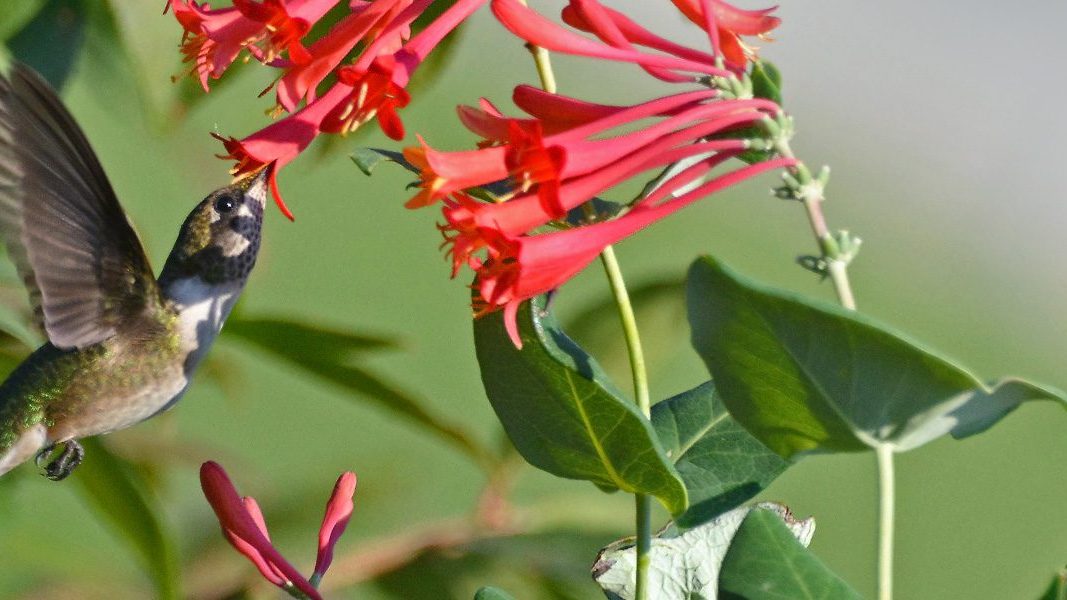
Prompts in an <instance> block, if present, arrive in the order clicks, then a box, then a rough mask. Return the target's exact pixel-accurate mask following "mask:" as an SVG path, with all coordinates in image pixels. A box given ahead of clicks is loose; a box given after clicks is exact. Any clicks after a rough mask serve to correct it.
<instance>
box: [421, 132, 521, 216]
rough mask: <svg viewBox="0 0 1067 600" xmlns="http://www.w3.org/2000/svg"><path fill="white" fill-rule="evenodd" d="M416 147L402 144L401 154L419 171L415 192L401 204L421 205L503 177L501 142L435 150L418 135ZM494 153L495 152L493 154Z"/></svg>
mask: <svg viewBox="0 0 1067 600" xmlns="http://www.w3.org/2000/svg"><path fill="white" fill-rule="evenodd" d="M419 144H421V146H420V147H408V148H404V158H405V159H407V161H408V162H410V163H411V164H412V165H413V166H415V167H417V168H418V169H419V170H420V171H421V176H420V177H421V181H420V183H419V187H420V188H421V189H420V191H419V193H418V194H416V195H415V196H414V197H413V198H411V200H408V201H407V203H405V204H404V206H406V207H407V208H422V207H424V206H429V205H430V204H433V203H434V202H436V201H437V200H438V199H440V198H444V197H447V196H449V195H451V194H453V193H455V192H458V191H460V190H463V189H466V188H469V187H475V186H479V185H484V184H486V183H488V182H491V181H497V180H499V179H503V178H505V177H507V175H508V171H507V167H506V166H505V164H504V153H505V149H504V148H503V147H501V146H497V147H493V148H487V149H484V150H469V151H466V152H438V151H436V150H434V149H433V148H430V147H429V146H428V145H427V144H426V141H425V140H423V139H422V136H419ZM493 155H497V156H493Z"/></svg>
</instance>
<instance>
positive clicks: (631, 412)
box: [474, 297, 687, 514]
mask: <svg viewBox="0 0 1067 600" xmlns="http://www.w3.org/2000/svg"><path fill="white" fill-rule="evenodd" d="M517 320H518V324H519V332H520V335H521V338H522V342H523V348H522V350H518V349H516V348H515V346H514V345H513V344H512V342H511V339H510V338H509V337H508V334H507V331H505V328H504V316H503V313H502V312H500V311H498V312H495V313H492V314H490V315H486V316H485V317H482V318H479V319H475V321H474V345H475V349H476V350H477V355H478V364H479V365H480V366H481V371H482V383H484V384H485V392H486V395H487V396H488V397H489V402H490V403H491V404H492V405H493V410H494V411H496V415H497V417H498V418H499V419H500V422H501V423H502V424H503V425H504V429H505V431H507V433H508V436H509V437H510V438H511V441H512V443H514V444H515V447H516V448H517V449H518V451H519V453H520V454H522V456H523V458H525V459H526V461H527V462H529V463H530V464H532V465H534V466H535V467H537V468H539V469H542V470H545V471H548V472H549V473H552V474H553V475H558V476H560V477H567V478H571V479H584V480H588V481H592V482H593V483H595V484H598V485H600V486H605V487H609V488H619V489H622V490H625V491H627V492H634V493H641V494H649V495H652V496H655V497H657V498H659V500H660V501H661V502H662V503H663V505H664V506H666V507H667V509H668V510H669V511H670V512H671V513H672V514H680V513H681V512H682V511H684V510H685V508H686V505H687V502H686V491H685V486H684V484H683V483H682V480H681V478H680V477H679V475H678V472H677V471H676V470H675V469H674V466H673V465H672V464H671V463H670V461H669V460H668V459H667V457H666V455H665V454H664V452H663V448H661V447H660V444H659V441H658V440H657V439H656V436H655V433H654V432H653V430H652V426H651V424H650V423H649V422H648V420H646V419H645V418H644V416H643V415H642V414H641V413H640V412H639V411H638V410H637V408H636V407H635V406H634V405H633V403H631V402H628V401H626V400H624V399H623V398H622V395H621V394H620V393H618V392H617V391H616V390H615V388H614V386H612V384H611V382H610V381H608V379H607V376H606V375H604V372H603V371H602V370H601V368H600V366H599V365H598V364H597V363H596V361H595V360H594V359H593V358H592V357H591V356H589V355H588V354H586V353H585V352H583V351H582V349H581V348H579V347H578V346H577V345H576V344H575V343H574V342H573V341H571V340H570V338H568V337H567V336H566V335H564V333H563V331H561V330H560V329H559V326H558V325H557V323H556V320H555V318H554V317H553V316H552V314H551V313H550V312H549V311H548V310H547V309H546V308H545V299H544V298H543V297H542V298H537V299H535V300H533V301H531V302H525V303H523V304H522V306H521V307H520V308H519V311H518V316H517Z"/></svg>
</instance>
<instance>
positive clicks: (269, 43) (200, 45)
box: [168, 0, 337, 91]
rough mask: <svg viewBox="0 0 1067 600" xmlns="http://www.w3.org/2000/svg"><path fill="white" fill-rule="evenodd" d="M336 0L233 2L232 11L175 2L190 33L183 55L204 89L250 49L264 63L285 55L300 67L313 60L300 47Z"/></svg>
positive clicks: (190, 0)
mask: <svg viewBox="0 0 1067 600" xmlns="http://www.w3.org/2000/svg"><path fill="white" fill-rule="evenodd" d="M336 3H337V0H290V1H289V2H285V1H284V0H263V2H261V3H257V2H253V1H252V0H234V3H233V6H232V7H230V8H221V9H210V8H208V6H207V4H198V3H197V2H196V1H195V0H170V1H169V4H168V6H169V7H170V8H173V9H174V16H175V17H176V18H177V20H178V23H179V24H181V26H182V28H183V29H184V30H185V39H184V41H183V43H182V53H183V54H185V60H186V62H192V63H193V65H194V67H193V70H194V71H196V73H197V75H198V78H199V80H200V85H201V86H202V87H203V88H204V90H205V91H206V90H207V89H208V77H209V76H210V77H212V78H215V79H218V78H219V77H221V76H222V74H223V72H225V71H226V68H227V67H229V66H230V64H231V63H233V61H234V60H235V59H236V58H237V56H238V54H240V53H241V50H245V49H247V50H248V51H249V53H250V54H252V56H254V57H255V58H256V59H257V60H259V61H261V62H265V63H267V62H271V61H273V60H274V59H275V58H277V56H278V55H279V54H281V53H282V52H283V51H286V50H288V51H289V58H290V59H291V60H292V61H293V62H296V63H300V62H303V61H305V60H307V59H308V58H310V57H309V56H308V54H307V50H306V49H305V48H304V47H303V45H302V44H301V43H300V40H301V38H303V37H304V35H305V34H306V33H307V32H308V30H309V29H311V25H312V24H313V23H315V22H317V21H318V20H319V19H320V18H322V15H324V14H326V11H328V10H329V9H330V8H332V7H333V6H334V5H335V4H336Z"/></svg>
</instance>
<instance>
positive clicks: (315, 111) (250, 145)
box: [212, 84, 351, 220]
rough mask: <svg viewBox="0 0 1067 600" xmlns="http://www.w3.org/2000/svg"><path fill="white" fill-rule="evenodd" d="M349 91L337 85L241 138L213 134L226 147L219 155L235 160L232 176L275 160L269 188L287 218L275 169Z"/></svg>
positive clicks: (315, 131)
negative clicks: (303, 105) (315, 98)
mask: <svg viewBox="0 0 1067 600" xmlns="http://www.w3.org/2000/svg"><path fill="white" fill-rule="evenodd" d="M349 93H351V89H350V88H348V87H347V86H345V85H343V84H336V85H335V86H334V87H333V88H331V89H330V91H328V92H326V94H324V95H323V96H322V97H321V98H319V99H318V100H316V101H314V102H312V103H311V104H309V105H307V106H306V107H304V108H303V109H301V110H300V111H299V112H296V113H294V114H292V115H290V116H288V117H286V118H284V119H282V120H280V121H277V122H276V123H273V124H271V125H268V126H267V127H265V128H263V129H261V130H259V131H257V132H256V133H253V134H252V135H250V136H248V137H246V138H244V139H240V140H238V139H235V138H232V137H231V138H224V137H221V136H218V135H215V134H212V135H215V137H216V138H218V139H219V141H221V142H222V143H223V145H224V146H225V147H226V152H227V154H226V155H223V156H220V158H224V159H229V160H234V161H237V164H236V165H234V167H233V169H231V170H230V173H232V174H233V175H234V176H235V177H242V176H244V175H247V174H248V173H251V172H254V171H258V170H259V169H261V168H263V166H265V165H267V164H270V163H274V171H273V172H272V173H271V178H270V189H271V194H272V195H273V196H274V202H275V203H276V204H277V205H278V208H279V209H280V210H281V211H282V214H284V215H285V216H286V218H288V219H289V220H292V219H293V213H292V212H291V211H290V210H289V207H287V206H286V205H285V202H284V201H283V200H282V196H281V193H280V191H279V190H278V182H277V179H276V177H277V173H278V170H279V169H281V168H282V167H284V166H285V165H287V164H288V163H289V162H291V161H292V160H293V159H294V158H296V157H297V156H299V155H300V153H301V152H303V151H304V149H305V148H307V147H308V145H310V144H311V142H312V141H314V140H315V136H317V135H318V134H319V123H320V122H321V121H322V119H323V117H324V116H325V115H326V114H327V113H329V112H330V111H331V110H334V109H335V108H336V107H337V105H338V104H340V103H341V102H342V101H343V100H344V99H345V98H346V97H347V96H348V95H349Z"/></svg>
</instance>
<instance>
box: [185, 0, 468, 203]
mask: <svg viewBox="0 0 1067 600" xmlns="http://www.w3.org/2000/svg"><path fill="white" fill-rule="evenodd" d="M432 1H433V0H375V1H374V2H367V1H364V0H351V2H348V3H347V5H348V11H349V12H348V14H347V15H345V16H344V17H343V18H342V19H341V20H340V21H338V22H337V24H335V25H334V26H333V27H332V28H331V29H330V30H329V32H327V33H326V34H325V35H323V36H322V37H321V38H320V39H318V40H315V41H314V42H312V43H311V44H310V45H309V46H305V44H304V37H305V36H306V35H307V33H308V32H309V31H310V30H311V27H312V25H314V24H315V23H316V22H318V21H319V19H321V18H322V17H323V16H324V15H325V14H326V13H327V12H329V11H330V10H331V9H333V8H334V6H335V5H337V4H339V0H262V1H261V2H255V1H254V0H234V2H233V6H232V7H231V8H222V9H211V8H209V7H208V5H207V4H198V3H197V2H196V1H195V0H169V6H170V7H171V8H173V9H174V15H175V17H176V18H177V20H178V22H179V23H180V24H181V26H182V28H183V29H184V30H185V38H184V41H183V43H182V52H183V53H184V54H185V57H186V61H188V62H191V63H193V67H192V72H193V73H196V75H197V77H198V78H199V80H200V84H201V85H202V86H203V88H204V90H207V89H208V82H209V80H210V79H217V78H219V77H221V76H222V74H223V73H224V72H225V71H226V68H227V67H229V65H230V64H231V63H233V61H234V60H236V59H237V57H238V56H239V55H240V54H241V52H242V51H247V52H248V54H249V55H251V56H252V57H253V58H255V59H256V60H258V61H260V62H262V63H264V64H267V65H270V66H272V67H275V68H278V69H280V70H281V72H282V74H281V77H280V79H279V80H278V82H277V102H278V106H279V107H280V108H281V109H282V110H284V111H285V112H288V113H290V115H289V116H288V117H286V118H284V119H282V120H280V121H278V122H276V123H274V124H272V125H270V126H268V127H266V128H264V129H262V130H260V131H258V132H256V133H254V134H252V135H250V136H247V137H245V138H243V139H240V140H238V139H235V138H225V137H221V136H216V137H218V138H219V140H220V141H222V142H223V144H224V145H225V148H226V154H225V155H222V156H221V157H222V158H226V159H231V160H233V161H235V162H236V165H235V166H234V168H233V169H232V171H231V172H232V173H233V175H234V176H235V177H244V176H246V175H247V174H249V173H252V172H255V171H258V170H259V169H260V168H262V167H263V166H264V165H266V164H268V163H275V167H276V168H275V171H274V172H275V173H277V171H278V169H279V168H280V167H282V166H284V165H286V164H287V163H289V162H290V161H292V160H293V159H294V158H296V157H297V155H299V154H300V153H301V152H303V151H304V149H305V148H307V147H308V145H310V144H311V142H312V141H313V140H314V139H315V137H316V136H317V135H318V134H319V133H321V132H328V133H347V132H350V131H352V130H354V129H356V128H357V127H359V126H360V125H363V124H364V123H366V122H368V121H370V120H372V119H374V118H375V117H377V118H378V122H379V124H380V125H381V127H382V130H383V131H384V132H385V133H386V135H388V136H389V137H391V138H393V139H396V140H399V139H402V138H403V137H404V126H403V123H402V122H401V121H400V117H399V116H398V114H397V109H400V108H403V107H404V106H406V105H407V104H408V102H409V96H408V93H407V91H406V90H405V87H406V86H407V84H408V81H409V80H410V79H411V75H412V73H414V72H415V70H416V69H417V68H418V66H419V65H420V64H421V63H422V61H423V60H424V59H425V58H426V57H427V55H429V53H430V52H431V51H432V50H433V49H434V48H435V47H436V46H437V45H438V43H440V41H441V40H442V39H443V38H444V37H445V36H446V35H448V33H450V32H451V31H452V30H453V29H455V28H456V26H457V25H459V24H460V23H461V22H462V21H463V20H464V19H466V18H467V17H468V16H470V15H471V14H472V13H473V12H474V11H475V10H477V9H478V7H480V6H481V5H482V4H484V3H485V0H458V1H457V2H456V3H455V4H454V5H452V6H451V7H450V8H449V9H448V10H446V11H445V12H444V13H442V14H441V16H440V17H438V18H437V19H436V20H435V21H434V22H433V23H431V24H430V25H429V26H427V27H426V28H425V29H424V30H422V31H421V32H420V33H419V34H418V35H416V36H414V37H411V24H412V22H413V21H414V20H415V19H416V18H417V17H418V16H419V15H421V14H422V13H423V11H425V10H426V8H427V6H429V5H430V3H431V2H432ZM409 38H410V39H409ZM357 45H359V46H360V47H361V51H360V52H359V54H358V56H357V57H355V58H354V60H353V61H352V62H351V63H349V64H343V63H345V61H346V59H348V57H349V56H350V55H351V54H352V53H353V49H355V48H356V46H357ZM331 74H334V75H336V82H335V83H334V84H333V85H332V86H331V87H330V88H329V90H328V91H327V92H326V93H324V94H322V96H318V94H317V90H316V88H317V87H318V86H319V84H321V83H322V82H323V81H325V80H326V78H327V77H328V76H330V75H331ZM301 103H303V107H301ZM271 192H272V193H273V195H274V200H275V202H276V203H277V204H278V207H279V208H280V209H281V210H282V212H283V214H285V216H286V217H288V218H290V219H292V218H293V217H292V213H291V212H290V211H289V209H288V208H287V207H286V206H285V203H284V202H283V201H282V198H281V195H280V194H279V193H278V186H277V182H276V181H275V180H274V179H273V177H272V180H271Z"/></svg>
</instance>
